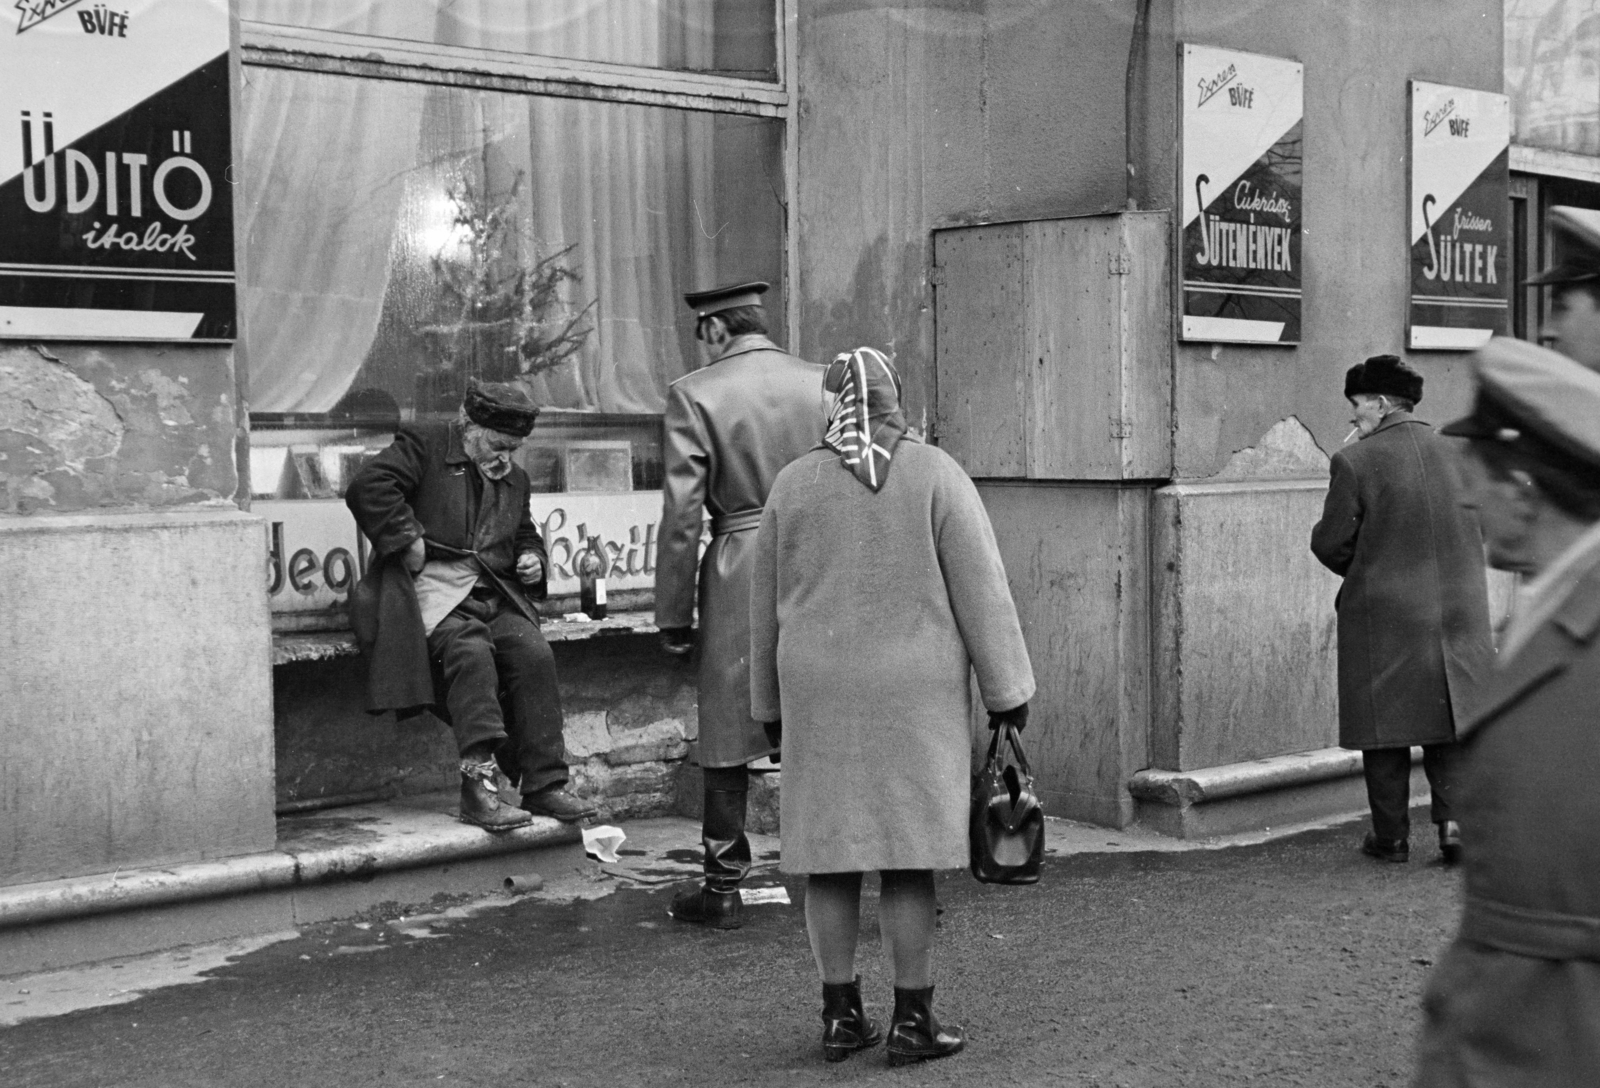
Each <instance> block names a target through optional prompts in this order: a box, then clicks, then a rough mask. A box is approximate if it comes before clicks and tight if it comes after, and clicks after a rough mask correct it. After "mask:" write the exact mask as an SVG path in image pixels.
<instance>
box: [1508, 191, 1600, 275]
mask: <svg viewBox="0 0 1600 1088" xmlns="http://www.w3.org/2000/svg"><path fill="white" fill-rule="evenodd" d="M1550 227H1551V236H1552V243H1553V244H1552V245H1551V247H1550V248H1551V250H1552V251H1553V254H1554V258H1555V259H1554V262H1553V263H1552V264H1551V265H1550V267H1549V268H1547V269H1545V270H1544V271H1543V272H1541V273H1539V274H1538V275H1537V276H1529V277H1528V278H1527V279H1526V280H1523V282H1524V283H1526V284H1528V285H1529V286H1535V287H1537V286H1550V285H1553V284H1565V283H1592V282H1594V281H1596V280H1600V211H1595V210H1593V209H1592V208H1572V207H1568V206H1566V205H1557V206H1556V207H1554V208H1551V209H1550Z"/></svg>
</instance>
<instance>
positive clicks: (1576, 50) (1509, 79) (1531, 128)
mask: <svg viewBox="0 0 1600 1088" xmlns="http://www.w3.org/2000/svg"><path fill="white" fill-rule="evenodd" d="M1505 28H1506V29H1505V55H1506V94H1507V95H1509V96H1510V98H1511V124H1512V129H1511V131H1512V137H1511V138H1512V139H1513V140H1514V141H1516V142H1517V143H1519V144H1523V145H1526V146H1529V147H1541V148H1545V149H1546V150H1550V151H1572V152H1576V153H1578V154H1581V155H1600V79H1597V78H1595V76H1596V68H1597V66H1596V57H1600V18H1597V17H1596V16H1595V8H1594V0H1506V2H1505Z"/></svg>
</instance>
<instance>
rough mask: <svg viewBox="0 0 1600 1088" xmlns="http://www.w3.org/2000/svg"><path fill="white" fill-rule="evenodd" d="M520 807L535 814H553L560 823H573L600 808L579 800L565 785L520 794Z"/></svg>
mask: <svg viewBox="0 0 1600 1088" xmlns="http://www.w3.org/2000/svg"><path fill="white" fill-rule="evenodd" d="M522 807H523V808H524V809H526V810H527V811H528V812H531V813H533V814H534V815H535V816H554V817H555V818H556V819H558V820H560V821H561V822H562V823H567V824H570V823H573V822H575V821H577V820H583V819H587V818H588V817H590V816H594V815H596V814H598V813H599V811H600V809H599V808H597V807H596V806H594V805H591V804H590V803H589V802H587V801H580V800H578V798H576V797H574V796H572V794H570V793H568V792H567V790H566V787H565V786H546V787H545V788H544V789H542V790H539V791H538V792H537V793H525V794H523V795H522Z"/></svg>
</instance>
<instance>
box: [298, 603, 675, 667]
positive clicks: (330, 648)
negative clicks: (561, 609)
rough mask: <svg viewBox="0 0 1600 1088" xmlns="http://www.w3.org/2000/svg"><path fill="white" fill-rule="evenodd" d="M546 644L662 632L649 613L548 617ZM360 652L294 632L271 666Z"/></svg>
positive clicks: (338, 638) (342, 635) (350, 641)
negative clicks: (579, 618)
mask: <svg viewBox="0 0 1600 1088" xmlns="http://www.w3.org/2000/svg"><path fill="white" fill-rule="evenodd" d="M540 630H541V631H542V632H543V634H544V637H545V641H547V642H581V641H583V640H585V639H591V638H604V637H607V636H611V635H648V634H654V633H655V632H656V631H658V630H660V628H658V627H657V626H656V621H655V615H654V614H653V613H650V612H614V613H612V614H611V615H608V616H607V617H606V618H605V619H603V620H588V621H582V622H570V621H567V620H563V619H560V618H559V617H557V618H549V617H546V619H545V621H544V625H543V626H542V627H541V628H540ZM360 652H361V649H360V647H359V646H357V645H356V636H355V635H354V634H352V633H351V632H349V631H293V632H283V633H276V632H275V633H274V634H273V636H272V663H273V664H274V665H292V664H294V663H296V662H299V661H331V660H333V659H334V658H339V657H355V656H357V655H358V654H360Z"/></svg>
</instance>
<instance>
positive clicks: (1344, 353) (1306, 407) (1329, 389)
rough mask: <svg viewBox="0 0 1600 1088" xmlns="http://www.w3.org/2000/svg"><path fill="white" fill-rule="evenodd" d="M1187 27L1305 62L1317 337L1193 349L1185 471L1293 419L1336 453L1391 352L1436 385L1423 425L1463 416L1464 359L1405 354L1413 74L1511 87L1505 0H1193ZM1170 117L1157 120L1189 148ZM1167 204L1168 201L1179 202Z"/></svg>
mask: <svg viewBox="0 0 1600 1088" xmlns="http://www.w3.org/2000/svg"><path fill="white" fill-rule="evenodd" d="M1174 27H1175V37H1176V38H1177V39H1178V40H1180V41H1192V42H1198V43H1202V44H1206V45H1215V46H1222V47H1226V48H1234V49H1245V50H1249V51H1251V52H1255V53H1265V54H1268V55H1271V56H1279V57H1290V58H1293V59H1296V60H1299V61H1301V62H1303V63H1304V65H1305V144H1304V152H1305V182H1304V186H1305V187H1304V221H1303V225H1304V230H1305V235H1304V237H1303V238H1302V250H1301V252H1302V271H1303V275H1304V279H1303V287H1304V289H1305V306H1304V311H1303V315H1304V317H1303V332H1302V335H1303V338H1304V339H1303V342H1302V343H1301V344H1300V346H1299V347H1296V348H1268V347H1248V346H1240V345H1233V344H1229V345H1216V346H1212V345H1209V344H1181V345H1179V348H1178V354H1177V365H1176V367H1175V390H1174V392H1175V397H1174V400H1175V404H1176V423H1177V428H1176V435H1175V442H1176V446H1175V449H1174V454H1175V466H1176V469H1175V474H1176V475H1177V476H1178V477H1180V478H1197V477H1205V476H1210V475H1212V474H1213V473H1215V472H1216V471H1217V470H1218V469H1219V468H1221V467H1222V465H1223V464H1225V463H1226V462H1227V460H1228V459H1229V458H1230V457H1231V456H1232V455H1233V453H1234V452H1235V451H1237V450H1239V449H1242V448H1244V447H1247V446H1253V445H1255V444H1256V443H1257V441H1258V440H1259V439H1260V438H1261V436H1262V435H1264V434H1265V433H1266V432H1267V430H1268V429H1269V428H1270V427H1271V426H1272V425H1273V424H1274V423H1276V422H1277V421H1278V420H1280V419H1282V418H1284V417H1285V416H1288V415H1291V414H1293V415H1296V416H1298V417H1299V419H1300V421H1301V422H1303V423H1304V424H1305V425H1306V426H1307V427H1308V428H1309V429H1310V430H1311V433H1312V434H1313V435H1314V436H1315V437H1316V440H1317V442H1318V444H1319V445H1320V446H1321V447H1322V448H1323V450H1324V451H1326V452H1328V453H1330V454H1331V453H1332V452H1333V451H1334V450H1337V449H1338V448H1339V446H1340V445H1341V444H1342V442H1343V439H1344V436H1345V434H1347V433H1348V432H1349V430H1350V424H1349V411H1350V409H1349V405H1347V404H1346V403H1345V401H1344V398H1343V395H1342V391H1343V387H1344V371H1345V369H1346V368H1348V367H1349V366H1351V365H1352V364H1354V363H1357V362H1360V361H1361V360H1362V359H1364V358H1366V357H1367V356H1368V355H1372V354H1375V353H1378V352H1395V353H1396V354H1399V355H1401V356H1402V357H1404V358H1406V359H1407V360H1408V361H1409V362H1410V363H1411V364H1412V365H1414V366H1415V367H1417V369H1419V370H1420V371H1421V372H1422V374H1423V375H1424V377H1425V378H1426V381H1427V389H1426V395H1425V397H1424V402H1423V404H1422V406H1421V411H1420V412H1419V413H1418V414H1419V415H1421V416H1422V418H1424V419H1427V420H1432V421H1436V422H1442V421H1444V420H1447V419H1451V418H1453V417H1454V416H1456V415H1460V414H1461V413H1462V412H1463V411H1465V409H1466V406H1467V403H1468V401H1469V399H1470V394H1469V388H1468V386H1469V378H1470V375H1469V371H1468V369H1467V366H1466V358H1465V356H1464V355H1462V354H1461V353H1458V352H1437V351H1428V352H1407V351H1405V350H1404V344H1405V336H1406V333H1405V330H1406V306H1407V300H1408V297H1409V290H1410V288H1409V283H1410V276H1409V273H1408V269H1407V261H1408V254H1409V247H1408V246H1407V244H1406V239H1407V237H1408V233H1407V226H1406V193H1407V171H1408V169H1409V161H1410V150H1409V146H1408V144H1407V114H1406V110H1407V95H1406V81H1407V80H1408V79H1413V78H1415V79H1425V80H1431V81H1434V82H1438V83H1450V84H1457V85H1459V86H1464V87H1477V88H1481V89H1483V90H1491V91H1498V90H1500V87H1501V81H1502V66H1503V52H1502V38H1503V19H1502V14H1501V4H1500V3H1499V2H1498V0H1448V2H1437V3H1429V4H1394V3H1389V2H1387V0H1340V2H1339V3H1333V4H1330V3H1323V2H1320V0H1294V2H1285V0H1251V2H1241V0H1180V2H1179V3H1178V4H1177V5H1176V12H1175V21H1174ZM1164 101H1165V102H1167V103H1169V104H1171V103H1175V102H1176V95H1175V94H1174V95H1171V96H1167V97H1166V98H1165V99H1164ZM1168 109H1169V112H1168V113H1167V114H1166V116H1165V117H1164V118H1161V119H1156V120H1154V121H1153V127H1154V128H1155V130H1156V131H1158V132H1160V131H1164V132H1166V133H1167V134H1168V138H1169V139H1171V140H1174V141H1175V140H1176V138H1177V127H1176V124H1177V123H1176V116H1175V110H1174V109H1173V108H1172V107H1171V106H1170V105H1169V107H1168ZM1167 176H1168V177H1169V178H1170V177H1172V175H1171V174H1170V173H1169V174H1168V175H1167ZM1163 201H1164V203H1166V204H1167V205H1168V206H1170V204H1171V196H1170V194H1166V195H1164V197H1163Z"/></svg>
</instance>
